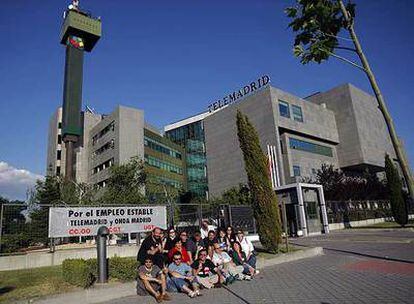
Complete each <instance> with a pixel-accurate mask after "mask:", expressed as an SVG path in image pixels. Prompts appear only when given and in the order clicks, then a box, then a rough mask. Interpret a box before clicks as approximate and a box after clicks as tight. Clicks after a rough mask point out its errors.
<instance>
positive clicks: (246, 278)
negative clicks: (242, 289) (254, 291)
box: [244, 275, 252, 281]
mask: <svg viewBox="0 0 414 304" xmlns="http://www.w3.org/2000/svg"><path fill="white" fill-rule="evenodd" d="M244 279H245V280H246V281H251V279H252V277H251V276H249V275H245V276H244Z"/></svg>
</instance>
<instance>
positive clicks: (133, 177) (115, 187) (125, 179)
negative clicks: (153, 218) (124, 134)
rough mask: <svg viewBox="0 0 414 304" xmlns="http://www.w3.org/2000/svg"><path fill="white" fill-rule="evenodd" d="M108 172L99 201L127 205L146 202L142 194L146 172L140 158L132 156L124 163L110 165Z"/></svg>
mask: <svg viewBox="0 0 414 304" xmlns="http://www.w3.org/2000/svg"><path fill="white" fill-rule="evenodd" d="M110 174H111V175H110V177H109V179H108V185H107V186H106V187H105V188H104V190H103V194H102V196H101V198H100V203H102V204H116V205H127V204H142V203H145V202H146V199H145V195H144V186H145V180H146V173H145V170H144V164H143V162H142V160H140V159H139V158H138V157H132V158H131V159H130V161H129V162H128V163H126V164H122V165H115V166H113V167H111V173H110Z"/></svg>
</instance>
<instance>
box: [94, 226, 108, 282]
mask: <svg viewBox="0 0 414 304" xmlns="http://www.w3.org/2000/svg"><path fill="white" fill-rule="evenodd" d="M108 234H109V229H108V228H107V227H106V226H101V227H99V229H98V235H97V236H96V249H97V251H98V283H108V260H107V259H106V238H107V236H108Z"/></svg>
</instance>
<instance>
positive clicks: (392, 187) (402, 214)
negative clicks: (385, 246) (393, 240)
mask: <svg viewBox="0 0 414 304" xmlns="http://www.w3.org/2000/svg"><path fill="white" fill-rule="evenodd" d="M385 173H386V174H387V188H388V194H389V199H390V202H391V211H392V215H393V217H394V220H395V222H397V223H398V224H399V225H400V226H402V227H404V226H405V225H407V223H408V210H407V204H406V202H405V201H404V197H403V190H402V182H401V178H400V175H399V174H398V171H397V169H396V168H395V167H394V164H393V163H392V161H391V159H390V157H389V156H388V154H387V155H386V156H385Z"/></svg>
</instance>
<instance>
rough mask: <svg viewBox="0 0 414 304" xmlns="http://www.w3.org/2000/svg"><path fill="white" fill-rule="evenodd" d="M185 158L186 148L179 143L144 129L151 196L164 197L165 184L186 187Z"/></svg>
mask: <svg viewBox="0 0 414 304" xmlns="http://www.w3.org/2000/svg"><path fill="white" fill-rule="evenodd" d="M184 158H185V155H184V150H183V149H182V148H181V147H180V146H179V145H177V144H175V143H173V142H172V141H170V140H169V139H167V138H165V137H162V136H161V135H160V134H158V133H155V132H153V131H150V130H149V129H144V160H145V168H146V171H147V181H148V185H147V193H148V195H149V196H150V197H151V196H154V195H155V196H157V195H159V196H161V197H164V196H165V194H164V186H169V187H173V188H176V189H185V176H184V170H185V169H184V168H185V162H184ZM157 185H158V186H157ZM160 186H161V187H160Z"/></svg>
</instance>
